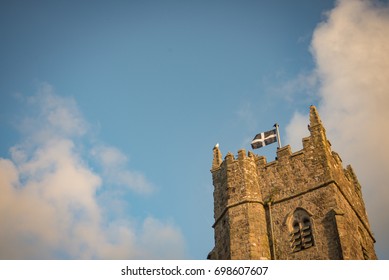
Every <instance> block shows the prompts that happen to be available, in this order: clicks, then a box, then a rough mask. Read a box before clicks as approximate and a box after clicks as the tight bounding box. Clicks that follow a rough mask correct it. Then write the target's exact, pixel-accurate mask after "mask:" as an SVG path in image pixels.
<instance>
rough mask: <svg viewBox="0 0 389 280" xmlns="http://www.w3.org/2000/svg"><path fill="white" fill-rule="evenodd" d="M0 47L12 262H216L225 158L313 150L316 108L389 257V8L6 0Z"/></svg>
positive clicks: (5, 230) (2, 248)
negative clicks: (215, 157)
mask: <svg viewBox="0 0 389 280" xmlns="http://www.w3.org/2000/svg"><path fill="white" fill-rule="evenodd" d="M0 38H1V44H0V133H1V134H0V135H1V138H0V191H1V196H0V228H1V231H0V258H1V259H205V258H206V256H207V254H208V252H209V251H210V250H211V249H212V248H213V246H214V240H213V238H214V237H213V229H212V224H213V221H214V220H213V196H212V193H213V186H212V178H211V173H210V172H209V170H210V168H211V164H212V148H213V146H214V145H215V144H216V143H219V144H220V149H221V151H222V153H223V154H224V155H226V154H227V152H229V151H230V152H232V153H234V154H236V153H237V151H238V150H239V149H242V148H243V149H246V150H250V149H251V148H250V141H251V139H252V138H253V137H254V136H255V134H256V133H259V132H262V131H265V130H269V129H271V128H272V127H273V125H274V123H276V122H277V123H278V124H279V125H280V132H281V138H282V142H283V144H284V145H285V144H290V145H291V146H292V150H293V151H298V150H299V149H301V146H302V145H301V138H302V137H305V136H308V135H309V132H308V131H307V124H308V122H309V119H308V112H309V106H310V105H311V104H314V105H316V106H317V108H318V111H319V113H320V116H321V118H322V121H323V123H324V126H325V128H326V130H327V136H328V138H329V140H330V141H331V143H332V147H333V150H334V151H336V152H338V153H339V155H340V156H341V158H342V160H343V163H344V166H346V165H347V164H351V165H352V166H353V168H354V170H355V172H356V174H357V176H358V178H359V181H360V183H361V185H362V192H363V195H364V199H365V204H366V208H367V212H368V216H369V221H370V224H371V227H372V230H373V233H374V235H375V237H376V240H377V243H376V252H377V255H378V257H379V258H380V259H389V221H388V219H387V217H386V216H385V215H386V213H388V211H389V204H388V203H387V197H389V191H388V188H387V186H386V183H385V182H387V181H388V180H389V175H388V172H387V170H389V160H388V156H387V155H388V149H387V148H386V146H385V143H387V142H388V141H389V132H388V131H389V127H388V126H389V125H388V120H389V111H388V110H387V108H388V107H389V83H388V82H387V76H388V73H389V7H388V3H387V1H378V0H371V1H368V0H366V1H364V0H339V1H333V0H332V1H329V0H328V1H327V0H296V1H287V0H277V1H259V0H258V1H221V0H220V1H218V0H215V1H202V0H199V1H178V0H176V1H173V0H171V1H135V0H134V1H43V0H37V1H18V0H16V1H5V0H2V1H0ZM276 148H277V147H276V145H270V146H267V147H264V148H262V149H260V150H255V153H258V154H261V155H265V156H266V157H267V159H268V161H271V160H273V159H274V158H275V152H276Z"/></svg>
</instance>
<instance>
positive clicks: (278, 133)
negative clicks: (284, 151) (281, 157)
mask: <svg viewBox="0 0 389 280" xmlns="http://www.w3.org/2000/svg"><path fill="white" fill-rule="evenodd" d="M274 127H275V128H276V132H277V143H278V149H281V147H282V146H281V138H280V131H279V129H278V127H279V125H278V123H276V124H275V125H274Z"/></svg>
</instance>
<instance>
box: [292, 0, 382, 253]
mask: <svg viewBox="0 0 389 280" xmlns="http://www.w3.org/2000/svg"><path fill="white" fill-rule="evenodd" d="M311 52H312V55H313V57H314V59H315V63H316V68H315V69H314V71H313V73H312V74H313V75H315V76H316V77H317V79H318V82H319V85H318V89H317V92H318V95H319V98H320V103H319V105H318V110H319V112H320V115H321V117H322V120H323V122H324V126H325V127H326V129H327V136H328V138H329V139H330V141H331V143H332V145H333V149H334V150H335V151H338V152H339V153H340V155H341V156H342V158H343V162H345V163H351V164H352V166H353V167H354V169H355V171H356V174H357V175H358V177H359V180H360V182H361V185H362V188H363V193H364V198H365V203H366V206H367V211H368V214H369V219H370V223H371V225H372V229H373V232H374V234H375V237H376V239H377V243H376V251H377V254H378V256H379V257H381V258H389V220H388V219H387V217H386V213H388V212H389V208H388V203H387V198H388V197H389V188H388V187H387V182H388V181H389V173H388V170H389V160H388V157H387V156H388V151H387V150H388V149H387V146H386V145H387V143H388V142H389V110H388V108H389V82H388V81H389V80H388V74H389V7H388V5H387V4H383V3H381V2H378V1H363V0H341V1H337V4H336V7H335V8H334V9H333V10H331V11H330V12H328V13H327V14H326V20H325V21H323V22H322V23H321V24H320V25H319V26H318V27H317V28H316V30H315V31H314V34H313V39H312V43H311ZM307 123H308V116H307V115H303V114H301V113H295V115H294V117H293V118H292V120H291V122H290V124H289V125H288V127H287V138H288V142H289V143H291V145H292V146H293V147H297V146H301V144H300V143H301V138H302V137H303V136H306V135H307V133H308V132H307V129H306V125H307Z"/></svg>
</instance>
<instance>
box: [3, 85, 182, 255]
mask: <svg viewBox="0 0 389 280" xmlns="http://www.w3.org/2000/svg"><path fill="white" fill-rule="evenodd" d="M21 99H23V102H24V103H26V105H28V107H29V109H28V110H27V111H28V112H27V113H28V114H29V115H28V116H27V117H25V118H22V119H21V120H20V121H19V123H18V126H19V130H20V132H21V135H22V138H23V140H22V141H21V142H20V143H18V144H16V145H14V146H13V147H11V148H10V155H11V156H10V158H0V193H1V195H0V228H1V230H0V259H68V258H70V259H171V258H173V259H180V258H184V257H185V242H184V238H183V235H182V233H181V231H180V229H179V228H178V227H177V226H176V225H174V223H171V222H164V221H160V220H157V219H155V218H153V217H148V218H146V219H145V220H144V221H143V222H138V223H136V222H134V220H136V218H133V217H129V216H124V215H123V214H122V215H118V213H121V212H120V211H116V212H115V213H113V212H112V209H117V208H120V207H121V203H122V201H121V196H119V195H117V196H115V195H116V194H120V195H122V194H123V193H128V192H132V193H135V194H144V193H150V192H152V190H153V185H152V184H151V183H150V182H149V181H148V180H147V178H146V177H145V176H144V175H143V174H142V173H141V172H138V171H133V170H130V169H129V168H128V166H127V157H126V156H125V155H124V154H123V153H122V152H121V151H120V150H119V149H117V148H116V147H112V146H108V145H103V144H97V145H94V146H92V147H91V148H90V150H89V148H88V150H86V147H85V141H84V140H85V139H88V137H89V134H88V130H89V129H90V128H89V125H88V123H87V122H86V121H85V119H84V118H83V117H82V114H81V112H80V111H79V110H78V108H77V104H76V102H75V101H74V100H73V99H71V98H64V97H60V96H58V95H57V94H55V92H54V90H53V88H52V87H51V86H50V85H47V84H45V85H43V86H42V87H41V88H40V90H39V92H38V93H37V94H36V95H34V96H32V97H29V98H23V97H21ZM97 142H98V141H97ZM88 154H89V155H92V156H91V157H89V158H92V159H94V160H95V161H96V162H99V165H100V168H101V170H102V171H101V173H97V172H96V171H94V169H93V168H92V167H91V166H90V165H89V164H90V161H89V160H88V159H89V158H88V156H87V155H88ZM107 189H108V190H109V191H108V190H107ZM107 193H109V199H106V198H107ZM122 204H123V203H122ZM113 214H114V217H113V218H110V219H107V218H106V217H112V216H113Z"/></svg>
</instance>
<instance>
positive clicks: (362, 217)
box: [209, 106, 376, 259]
mask: <svg viewBox="0 0 389 280" xmlns="http://www.w3.org/2000/svg"><path fill="white" fill-rule="evenodd" d="M309 131H310V136H309V137H306V138H304V139H303V149H302V150H301V151H298V152H296V153H292V151H291V149H290V146H289V145H288V146H285V147H283V148H281V149H278V150H277V159H276V160H275V161H273V162H270V163H267V162H266V158H265V157H262V156H257V155H254V154H253V153H251V152H249V153H248V155H246V152H245V151H244V150H240V151H239V152H238V157H237V158H235V157H234V156H233V155H232V154H231V153H228V154H227V156H226V157H225V159H224V161H223V160H222V155H221V152H220V150H219V148H218V147H215V148H214V159H213V164H212V170H211V172H212V178H213V184H214V187H215V189H214V207H215V210H214V218H215V224H214V230H215V248H214V249H213V250H212V252H211V253H210V254H209V258H211V259H261V258H272V259H376V255H375V251H374V242H375V240H374V237H373V235H372V233H371V230H370V226H369V223H368V218H367V214H366V209H365V206H364V202H363V199H362V193H361V186H360V184H359V182H358V179H357V177H356V175H355V173H354V172H353V170H352V168H351V166H347V168H346V169H344V168H343V166H342V161H341V159H340V157H339V155H338V154H337V153H335V152H333V151H331V144H330V142H329V141H328V140H327V138H326V133H325V128H324V126H323V125H322V123H321V120H320V117H319V115H318V113H317V111H316V108H315V107H313V106H312V107H311V110H310V125H309Z"/></svg>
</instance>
